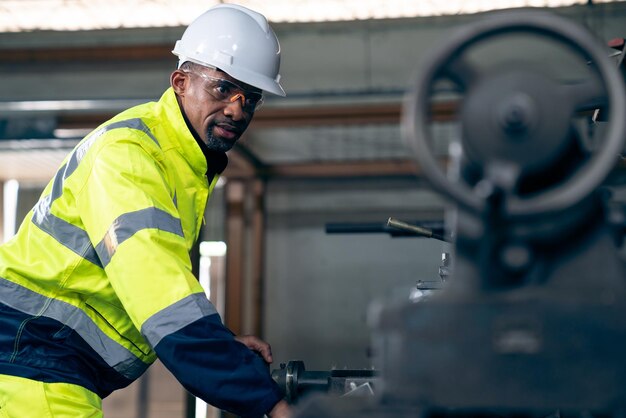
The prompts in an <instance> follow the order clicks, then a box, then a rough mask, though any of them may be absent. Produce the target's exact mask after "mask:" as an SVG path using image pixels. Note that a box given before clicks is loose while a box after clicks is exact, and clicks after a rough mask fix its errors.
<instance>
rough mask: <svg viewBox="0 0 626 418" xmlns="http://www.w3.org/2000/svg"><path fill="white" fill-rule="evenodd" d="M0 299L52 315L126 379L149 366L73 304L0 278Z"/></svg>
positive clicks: (20, 308)
mask: <svg viewBox="0 0 626 418" xmlns="http://www.w3.org/2000/svg"><path fill="white" fill-rule="evenodd" d="M0 302H2V303H4V304H5V305H7V306H10V307H11V308H13V309H16V310H18V311H20V312H23V313H25V314H28V315H33V316H43V317H47V318H52V319H55V320H57V321H59V322H61V323H62V324H63V325H65V326H67V327H70V328H72V329H73V330H74V331H76V333H78V335H80V336H81V338H82V339H83V340H85V342H86V343H87V344H88V345H89V346H90V347H91V348H92V349H93V350H94V352H96V353H97V354H98V355H99V356H100V357H102V359H103V360H104V361H105V362H106V364H108V365H109V366H110V367H111V368H113V369H115V370H116V371H117V372H118V373H120V374H121V375H122V376H124V377H126V378H127V379H131V380H135V379H136V378H138V377H139V376H141V374H142V373H143V372H144V371H145V370H146V369H147V368H148V366H149V365H148V364H146V363H144V362H143V361H141V360H140V359H139V358H138V357H137V356H135V355H134V354H133V353H132V352H130V351H129V350H127V349H126V348H125V347H123V346H122V345H120V344H119V343H117V342H116V341H114V340H113V339H111V338H110V337H109V336H108V335H106V334H105V333H104V332H103V331H102V330H101V329H100V328H98V326H97V325H96V324H95V323H94V322H93V321H92V320H91V318H89V316H88V315H87V314H86V313H85V312H83V311H82V310H81V309H79V308H77V307H76V306H74V305H70V304H69V303H66V302H63V301H60V300H57V299H53V298H49V297H46V296H44V295H41V294H39V293H36V292H33V291H32V290H30V289H27V288H25V287H23V286H20V285H18V284H17V283H13V282H11V281H9V280H6V279H4V278H1V277H0Z"/></svg>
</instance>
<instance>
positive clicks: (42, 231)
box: [0, 88, 280, 416]
mask: <svg viewBox="0 0 626 418" xmlns="http://www.w3.org/2000/svg"><path fill="white" fill-rule="evenodd" d="M208 169H210V167H207V159H206V158H205V155H204V153H203V151H202V150H201V148H200V146H199V144H198V143H197V142H196V140H195V139H194V137H193V135H192V134H191V132H190V131H189V129H188V128H187V125H186V123H185V121H184V118H183V116H182V114H181V112H180V109H179V106H178V103H177V101H176V96H175V94H174V92H173V90H172V89H171V88H170V89H168V90H167V91H166V92H165V93H164V95H163V96H162V98H161V99H160V100H159V101H158V102H151V103H146V104H143V105H140V106H137V107H134V108H131V109H129V110H127V111H125V112H122V113H120V114H119V115H117V116H116V117H114V118H113V119H111V120H109V121H107V122H106V123H105V124H103V125H101V126H100V127H98V128H97V129H96V130H94V131H93V132H92V133H91V134H89V135H88V136H87V137H85V138H84V139H83V140H82V141H81V142H80V143H79V144H78V145H77V146H76V148H75V149H74V150H73V151H72V152H71V153H70V154H69V155H68V157H67V158H66V159H65V161H64V162H63V164H62V166H61V168H60V169H59V171H58V172H57V174H56V176H55V177H54V179H53V180H52V181H51V182H50V183H49V184H48V186H47V187H46V188H45V190H44V192H43V193H42V196H41V198H40V200H39V202H38V203H37V204H36V205H35V207H34V208H33V210H32V211H31V212H30V213H29V214H28V215H27V217H26V218H25V220H24V222H23V224H22V225H21V227H20V229H19V231H18V233H17V234H16V236H15V237H14V238H13V239H12V240H11V241H10V242H8V243H7V244H5V245H3V246H1V247H0V322H2V323H3V326H2V327H0V373H2V374H9V375H15V376H21V377H27V378H31V379H35V380H42V381H47V382H51V381H58V382H68V383H74V384H78V385H81V386H83V387H85V388H86V389H88V390H90V391H93V392H95V393H97V394H98V395H100V396H101V397H104V396H107V395H108V394H109V393H110V392H111V391H113V390H115V389H118V388H120V387H124V386H126V385H128V384H129V383H130V382H132V381H133V380H135V379H136V378H137V377H139V376H140V375H141V374H142V373H143V372H144V371H145V370H146V368H147V367H148V366H149V365H150V364H151V363H152V362H154V360H155V359H156V357H157V355H158V356H159V357H160V358H161V360H162V361H163V362H164V364H165V365H166V366H167V367H168V368H170V370H171V371H172V372H173V373H174V375H175V376H176V377H177V378H178V379H179V380H180V381H181V383H183V385H185V387H187V389H189V390H190V391H191V392H192V393H194V394H196V395H197V396H200V397H202V398H204V399H205V400H206V401H207V402H210V403H213V404H215V405H217V406H219V407H222V408H224V409H229V410H232V411H234V412H237V413H239V414H240V415H244V416H257V415H262V414H263V413H264V412H266V411H267V410H268V409H270V407H271V406H273V405H274V404H275V403H276V402H277V400H278V399H280V394H279V391H278V389H277V387H276V385H274V384H273V382H272V381H271V378H270V377H269V374H268V373H267V370H266V369H265V366H264V364H263V363H262V361H260V360H259V359H258V358H257V356H256V355H254V354H252V353H251V352H250V351H249V350H247V348H245V347H244V346H243V345H242V344H240V343H238V342H236V341H235V340H234V339H233V337H232V334H231V333H230V332H229V331H228V330H227V329H226V328H224V326H223V325H222V324H221V321H220V319H219V316H218V315H217V313H216V310H215V308H214V307H213V305H212V304H211V303H210V302H209V301H208V300H207V298H206V296H205V294H204V291H203V289H202V288H201V286H200V285H199V283H198V281H197V280H196V278H195V277H194V276H193V274H192V272H191V261H190V257H189V251H190V249H191V248H192V245H193V244H194V242H195V241H196V239H197V238H198V234H199V231H200V227H201V223H202V219H203V213H204V209H205V204H206V200H207V198H208V197H209V195H210V192H211V190H212V189H213V187H214V186H215V183H216V181H217V177H218V176H217V175H215V176H211V177H212V178H211V181H210V183H209V179H207V175H206V173H207V170H208Z"/></svg>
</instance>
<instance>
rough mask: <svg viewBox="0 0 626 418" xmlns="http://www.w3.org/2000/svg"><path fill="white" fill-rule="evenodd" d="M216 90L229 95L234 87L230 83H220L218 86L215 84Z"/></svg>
mask: <svg viewBox="0 0 626 418" xmlns="http://www.w3.org/2000/svg"><path fill="white" fill-rule="evenodd" d="M215 90H216V91H217V92H218V93H220V94H223V95H228V94H229V93H230V91H231V90H232V89H231V88H230V86H229V85H228V84H225V83H219V84H218V85H217V86H215Z"/></svg>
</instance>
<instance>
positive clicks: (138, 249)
mask: <svg viewBox="0 0 626 418" xmlns="http://www.w3.org/2000/svg"><path fill="white" fill-rule="evenodd" d="M120 131H124V130H117V131H114V132H115V134H116V135H117V136H122V135H128V131H127V130H126V132H120ZM135 135H140V134H135ZM140 139H142V138H140ZM138 142H139V140H137V139H136V138H135V139H134V140H133V138H132V135H131V138H129V139H117V138H115V137H113V138H111V140H110V141H108V142H107V144H106V145H104V146H103V147H101V148H100V149H98V150H96V152H94V153H93V154H91V155H89V157H88V158H89V159H90V160H91V161H90V164H89V167H90V170H91V172H90V173H89V175H88V176H86V177H87V178H88V179H87V180H86V181H85V184H84V185H83V186H82V188H81V191H80V193H79V195H78V196H77V205H79V206H80V209H81V212H80V213H81V220H82V222H83V224H84V226H85V229H86V231H87V233H88V235H89V236H90V239H91V241H92V242H93V244H94V246H95V248H96V252H97V254H98V256H99V258H100V259H101V261H102V265H103V268H104V269H105V272H106V274H107V277H108V278H109V281H110V283H111V287H112V288H113V290H114V292H115V295H116V296H117V297H118V298H119V300H120V301H121V303H122V305H123V307H124V309H125V311H126V312H127V314H128V316H129V318H130V319H131V321H132V324H133V325H134V327H136V328H137V329H138V330H140V331H141V333H142V335H143V336H144V338H145V340H146V342H147V347H146V348H147V349H150V348H152V349H154V351H155V352H156V353H157V356H158V357H159V358H160V359H161V361H162V362H163V363H164V364H165V365H166V367H168V368H169V370H171V371H172V373H173V374H174V376H175V377H176V378H177V379H178V380H179V381H180V382H181V383H182V384H183V385H184V387H185V388H186V389H187V390H189V391H190V392H191V393H193V394H194V395H196V396H198V397H200V398H202V399H204V400H205V401H206V402H208V403H210V404H212V405H214V406H216V407H219V408H222V409H225V410H229V411H231V412H234V413H236V414H238V415H241V416H243V417H256V416H261V415H263V413H265V412H267V411H268V410H270V409H271V408H272V407H273V406H274V405H275V404H276V403H277V402H278V400H280V398H281V396H280V393H279V389H278V387H277V385H276V384H275V383H274V382H273V381H272V379H271V376H270V374H269V372H268V370H267V368H266V366H265V363H264V362H263V361H262V359H260V358H258V357H257V356H256V354H254V353H253V352H251V351H250V350H249V349H248V348H247V347H246V346H244V345H243V344H241V343H239V342H238V341H236V340H235V339H234V338H233V335H232V333H231V332H230V331H229V330H228V329H227V328H226V327H225V326H224V325H223V324H222V323H221V320H220V318H219V315H218V314H217V312H216V310H215V308H214V307H213V305H212V304H211V302H210V301H209V300H208V299H207V298H206V296H205V294H204V290H203V289H202V287H201V286H200V284H199V283H198V281H197V279H196V278H195V277H194V276H193V274H192V272H191V260H190V257H189V252H188V250H189V248H188V246H189V245H188V243H189V240H186V239H185V235H184V233H183V228H182V224H181V219H180V215H179V213H178V210H177V207H176V200H175V191H174V187H173V186H172V185H171V179H169V178H168V176H167V173H166V170H165V169H164V167H163V165H162V162H161V161H160V160H159V159H160V158H161V159H162V154H159V151H158V149H156V147H155V149H154V150H153V149H150V148H146V146H145V145H139V143H138ZM144 142H147V143H149V142H150V141H149V140H148V141H144ZM86 158H87V157H86Z"/></svg>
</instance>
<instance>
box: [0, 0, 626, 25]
mask: <svg viewBox="0 0 626 418" xmlns="http://www.w3.org/2000/svg"><path fill="white" fill-rule="evenodd" d="M615 1H619V0H593V3H596V4H597V3H611V2H615ZM589 2H590V0H448V1H440V0H421V1H417V0H273V1H271V2H270V1H261V0H237V1H219V0H213V1H203V2H200V1H197V0H158V1H157V0H75V1H71V2H68V1H66V0H3V1H0V32H22V31H30V30H93V29H116V28H141V27H174V26H186V25H188V24H189V23H190V22H191V19H192V18H194V17H195V16H198V15H199V14H201V13H202V12H204V11H205V10H206V9H207V8H209V7H211V6H214V5H216V4H219V3H237V4H240V5H242V6H247V7H250V8H251V9H254V10H257V11H259V12H261V13H263V14H264V15H265V16H267V18H268V19H269V20H270V21H271V22H326V21H350V20H365V19H395V18H408V17H421V16H442V15H458V14H472V13H479V12H485V11H489V10H499V9H508V8H516V7H566V6H573V5H584V4H588V3H589ZM128 10H134V11H135V12H134V13H128Z"/></svg>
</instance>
